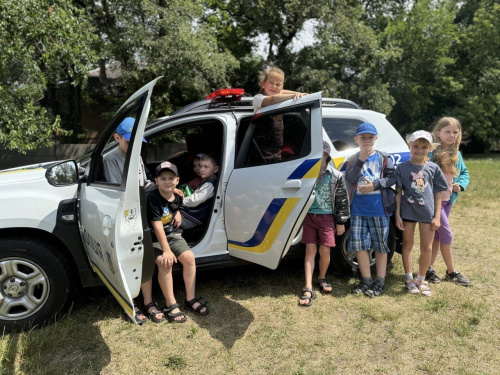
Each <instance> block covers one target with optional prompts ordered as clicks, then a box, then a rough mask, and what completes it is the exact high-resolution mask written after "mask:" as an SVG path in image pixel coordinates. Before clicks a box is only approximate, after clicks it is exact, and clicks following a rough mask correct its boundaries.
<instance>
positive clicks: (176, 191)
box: [174, 188, 184, 199]
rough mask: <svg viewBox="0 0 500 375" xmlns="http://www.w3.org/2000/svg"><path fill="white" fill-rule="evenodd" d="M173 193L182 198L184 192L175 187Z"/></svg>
mask: <svg viewBox="0 0 500 375" xmlns="http://www.w3.org/2000/svg"><path fill="white" fill-rule="evenodd" d="M174 194H175V195H178V196H179V197H181V198H182V199H184V193H183V192H182V190H179V189H177V188H175V189H174Z"/></svg>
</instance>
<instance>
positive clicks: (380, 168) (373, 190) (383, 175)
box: [345, 122, 396, 297]
mask: <svg viewBox="0 0 500 375" xmlns="http://www.w3.org/2000/svg"><path fill="white" fill-rule="evenodd" d="M377 135H378V132H377V129H376V128H375V126H374V125H373V124H370V123H368V122H365V123H363V124H361V125H359V127H358V128H357V130H356V136H355V137H354V141H355V142H356V143H357V144H358V145H359V152H358V153H356V154H354V155H352V156H351V157H349V158H348V159H347V161H346V172H345V179H346V184H347V189H348V192H349V200H350V202H351V237H350V240H349V244H348V246H347V251H350V252H352V251H355V252H356V258H357V260H358V265H359V270H360V273H361V277H362V279H361V282H360V283H359V284H358V285H356V286H355V287H354V289H353V290H352V292H353V293H355V294H365V295H366V296H368V297H377V296H379V295H380V294H382V292H383V290H384V287H385V273H386V268H387V254H388V253H389V251H390V250H389V247H388V246H387V238H388V236H389V217H390V215H391V214H392V212H394V211H395V209H396V199H395V194H394V190H393V189H392V188H391V186H393V185H394V184H395V183H396V170H395V168H394V163H393V161H392V158H390V157H389V155H387V154H386V153H383V152H381V151H377V150H375V142H376V140H377ZM372 246H373V248H374V249H375V263H376V266H377V278H376V279H375V281H374V282H372V277H371V272H370V258H369V255H368V250H370V248H371V247H372Z"/></svg>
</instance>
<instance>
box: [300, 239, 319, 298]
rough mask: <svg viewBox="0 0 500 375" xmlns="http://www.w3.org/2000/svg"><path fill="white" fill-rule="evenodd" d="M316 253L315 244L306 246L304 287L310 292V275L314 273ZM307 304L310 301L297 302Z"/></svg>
mask: <svg viewBox="0 0 500 375" xmlns="http://www.w3.org/2000/svg"><path fill="white" fill-rule="evenodd" d="M316 252H317V249H316V244H314V243H308V244H306V255H305V258H304V273H305V279H306V280H305V281H306V283H305V287H306V288H309V289H311V290H312V275H313V272H314V262H315V259H316ZM304 293H307V292H304ZM311 297H312V296H311ZM309 302H310V300H299V303H300V304H301V305H307V304H308V303H309Z"/></svg>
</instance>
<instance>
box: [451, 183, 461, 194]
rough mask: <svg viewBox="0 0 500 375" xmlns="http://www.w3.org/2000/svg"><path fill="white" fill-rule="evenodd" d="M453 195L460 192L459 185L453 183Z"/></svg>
mask: <svg viewBox="0 0 500 375" xmlns="http://www.w3.org/2000/svg"><path fill="white" fill-rule="evenodd" d="M452 190H453V191H454V192H455V193H459V192H460V190H462V188H461V187H460V185H459V184H457V183H455V184H453V189H452Z"/></svg>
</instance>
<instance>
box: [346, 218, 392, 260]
mask: <svg viewBox="0 0 500 375" xmlns="http://www.w3.org/2000/svg"><path fill="white" fill-rule="evenodd" d="M388 237H389V217H388V216H375V217H370V216H356V215H354V216H351V237H350V238H349V244H348V245H347V251H350V252H352V251H367V250H370V248H371V247H372V246H373V248H374V249H375V251H376V252H378V253H381V254H387V253H389V252H390V250H389V247H388V246H387V238H388Z"/></svg>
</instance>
